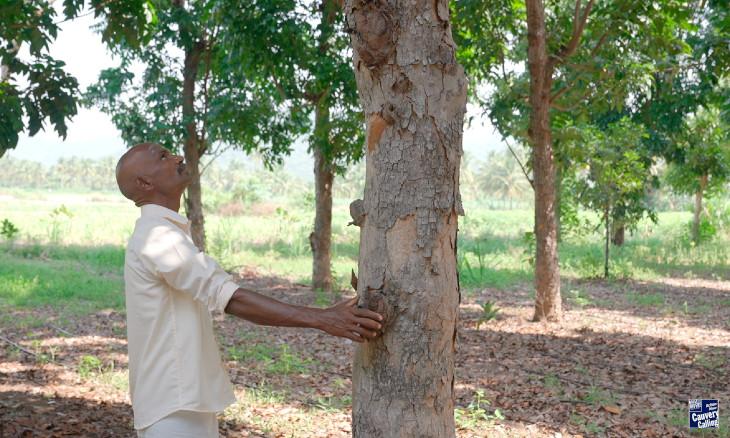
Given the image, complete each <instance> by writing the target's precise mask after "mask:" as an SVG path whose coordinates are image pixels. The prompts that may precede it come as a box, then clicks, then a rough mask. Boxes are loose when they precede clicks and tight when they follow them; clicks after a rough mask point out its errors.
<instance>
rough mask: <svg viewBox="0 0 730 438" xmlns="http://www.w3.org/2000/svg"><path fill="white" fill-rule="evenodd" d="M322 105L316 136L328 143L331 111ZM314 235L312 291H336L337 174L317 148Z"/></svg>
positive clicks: (317, 111)
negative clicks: (334, 223)
mask: <svg viewBox="0 0 730 438" xmlns="http://www.w3.org/2000/svg"><path fill="white" fill-rule="evenodd" d="M325 105H326V104H318V105H317V108H316V114H315V127H314V130H315V135H317V136H318V138H319V139H321V141H327V138H328V135H327V133H326V132H321V131H322V130H328V129H329V128H328V127H327V125H328V123H329V120H328V119H329V108H327V107H326V106H325ZM313 149H314V201H315V214H314V232H312V234H310V235H309V244H310V246H311V248H312V258H313V262H312V289H315V290H316V289H320V290H325V291H330V290H332V271H331V262H330V253H331V247H332V182H333V179H334V174H333V173H332V170H331V167H330V165H329V163H328V162H327V160H326V159H325V157H324V154H323V153H322V149H321V148H319V147H314V148H313Z"/></svg>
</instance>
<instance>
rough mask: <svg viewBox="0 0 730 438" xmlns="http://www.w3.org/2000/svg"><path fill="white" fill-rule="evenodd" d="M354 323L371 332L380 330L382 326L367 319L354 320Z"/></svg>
mask: <svg viewBox="0 0 730 438" xmlns="http://www.w3.org/2000/svg"><path fill="white" fill-rule="evenodd" d="M355 323H356V324H360V325H361V326H363V327H366V328H369V329H372V330H380V329H381V328H382V325H380V324H379V323H378V322H377V321H373V320H372V319H367V318H355Z"/></svg>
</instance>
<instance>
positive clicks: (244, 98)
mask: <svg viewBox="0 0 730 438" xmlns="http://www.w3.org/2000/svg"><path fill="white" fill-rule="evenodd" d="M150 4H153V5H154V6H155V11H156V21H155V23H154V24H155V26H154V29H153V30H152V32H151V33H150V35H149V41H148V42H147V44H145V45H144V46H141V47H139V48H137V47H134V46H131V45H128V44H125V43H122V44H118V45H114V46H113V47H112V48H113V50H114V52H115V53H116V54H117V55H118V56H119V57H120V58H121V64H120V66H119V67H117V68H112V69H107V70H104V71H102V72H101V74H100V76H99V82H98V83H97V84H95V85H93V86H92V87H90V88H89V89H88V90H87V97H88V103H89V104H93V105H96V106H97V107H99V108H100V109H101V110H102V111H103V112H105V113H107V114H110V115H111V116H112V121H113V122H114V124H115V125H116V126H117V128H118V129H119V130H120V131H121V133H122V138H123V139H124V141H125V142H127V143H128V144H130V145H131V144H134V143H137V142H142V141H154V142H158V143H160V144H162V145H163V146H165V147H166V148H168V149H170V150H173V151H179V149H180V147H182V153H183V154H184V156H185V161H186V163H187V166H188V169H189V170H190V172H191V173H192V175H193V180H192V183H191V184H190V186H189V187H188V189H187V194H186V196H185V210H186V213H187V216H188V218H189V219H190V221H191V233H192V236H193V240H194V242H195V244H196V245H197V246H198V247H199V248H201V249H204V248H205V230H204V215H203V204H202V191H201V185H200V171H201V158H202V157H204V156H206V155H215V154H216V153H218V152H220V150H222V149H224V148H227V147H234V148H240V149H243V150H246V151H251V150H254V149H256V150H258V151H259V152H260V153H261V154H262V156H263V157H264V160H265V161H266V162H267V163H275V162H277V161H280V160H281V157H282V156H283V155H284V154H285V153H288V152H289V150H290V144H291V142H292V140H293V138H295V137H296V135H297V134H299V133H301V132H302V131H303V130H304V127H305V126H306V122H307V120H306V115H305V114H303V113H301V112H299V111H297V108H295V107H292V106H291V105H289V104H288V103H287V102H285V101H284V99H283V98H281V97H279V95H278V94H277V93H276V92H275V91H276V85H275V83H273V82H271V81H270V80H268V78H265V77H262V76H261V75H260V74H259V75H257V74H256V72H255V71H254V69H252V68H250V67H251V64H250V62H249V60H248V59H247V58H246V57H245V56H246V51H245V50H242V49H241V48H239V47H233V46H230V45H228V44H229V43H230V42H231V41H232V40H231V38H230V35H231V34H233V33H236V32H242V31H245V27H244V26H243V24H245V23H242V22H238V21H236V20H232V19H231V18H235V17H239V16H240V15H239V14H238V11H240V10H243V8H244V7H245V5H244V4H239V5H235V4H223V3H221V2H218V1H214V0H206V1H197V2H189V3H186V2H184V1H183V0H175V1H172V2H168V1H164V0H160V1H154V2H151V3H150ZM222 17H227V18H228V19H226V20H223V18H222ZM135 65H141V66H142V67H143V68H144V73H143V74H141V75H139V76H138V75H135V73H134V68H135Z"/></svg>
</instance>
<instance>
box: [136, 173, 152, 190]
mask: <svg viewBox="0 0 730 438" xmlns="http://www.w3.org/2000/svg"><path fill="white" fill-rule="evenodd" d="M135 183H136V184H137V187H138V188H139V189H140V190H142V191H145V192H149V191H150V190H152V189H154V188H155V187H154V186H153V185H152V182H151V181H150V180H149V178H147V177H146V176H138V177H137V180H136V181H135Z"/></svg>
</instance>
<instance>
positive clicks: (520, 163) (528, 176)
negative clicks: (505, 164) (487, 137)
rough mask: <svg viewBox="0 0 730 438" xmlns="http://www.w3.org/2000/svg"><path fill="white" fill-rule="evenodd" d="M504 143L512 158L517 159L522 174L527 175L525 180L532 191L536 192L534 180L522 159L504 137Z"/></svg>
mask: <svg viewBox="0 0 730 438" xmlns="http://www.w3.org/2000/svg"><path fill="white" fill-rule="evenodd" d="M502 141H504V144H506V145H507V148H508V149H509V151H510V153H511V154H512V156H513V157H514V158H515V161H517V164H519V165H520V169H522V173H523V174H524V175H525V178H526V179H527V182H529V183H530V187H532V190H535V183H534V182H533V180H532V178H530V174H529V173H527V169H526V168H525V166H524V165H523V164H522V161H520V158H519V157H518V156H517V154H516V153H515V151H514V149H512V145H510V144H509V141H507V137H502Z"/></svg>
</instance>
